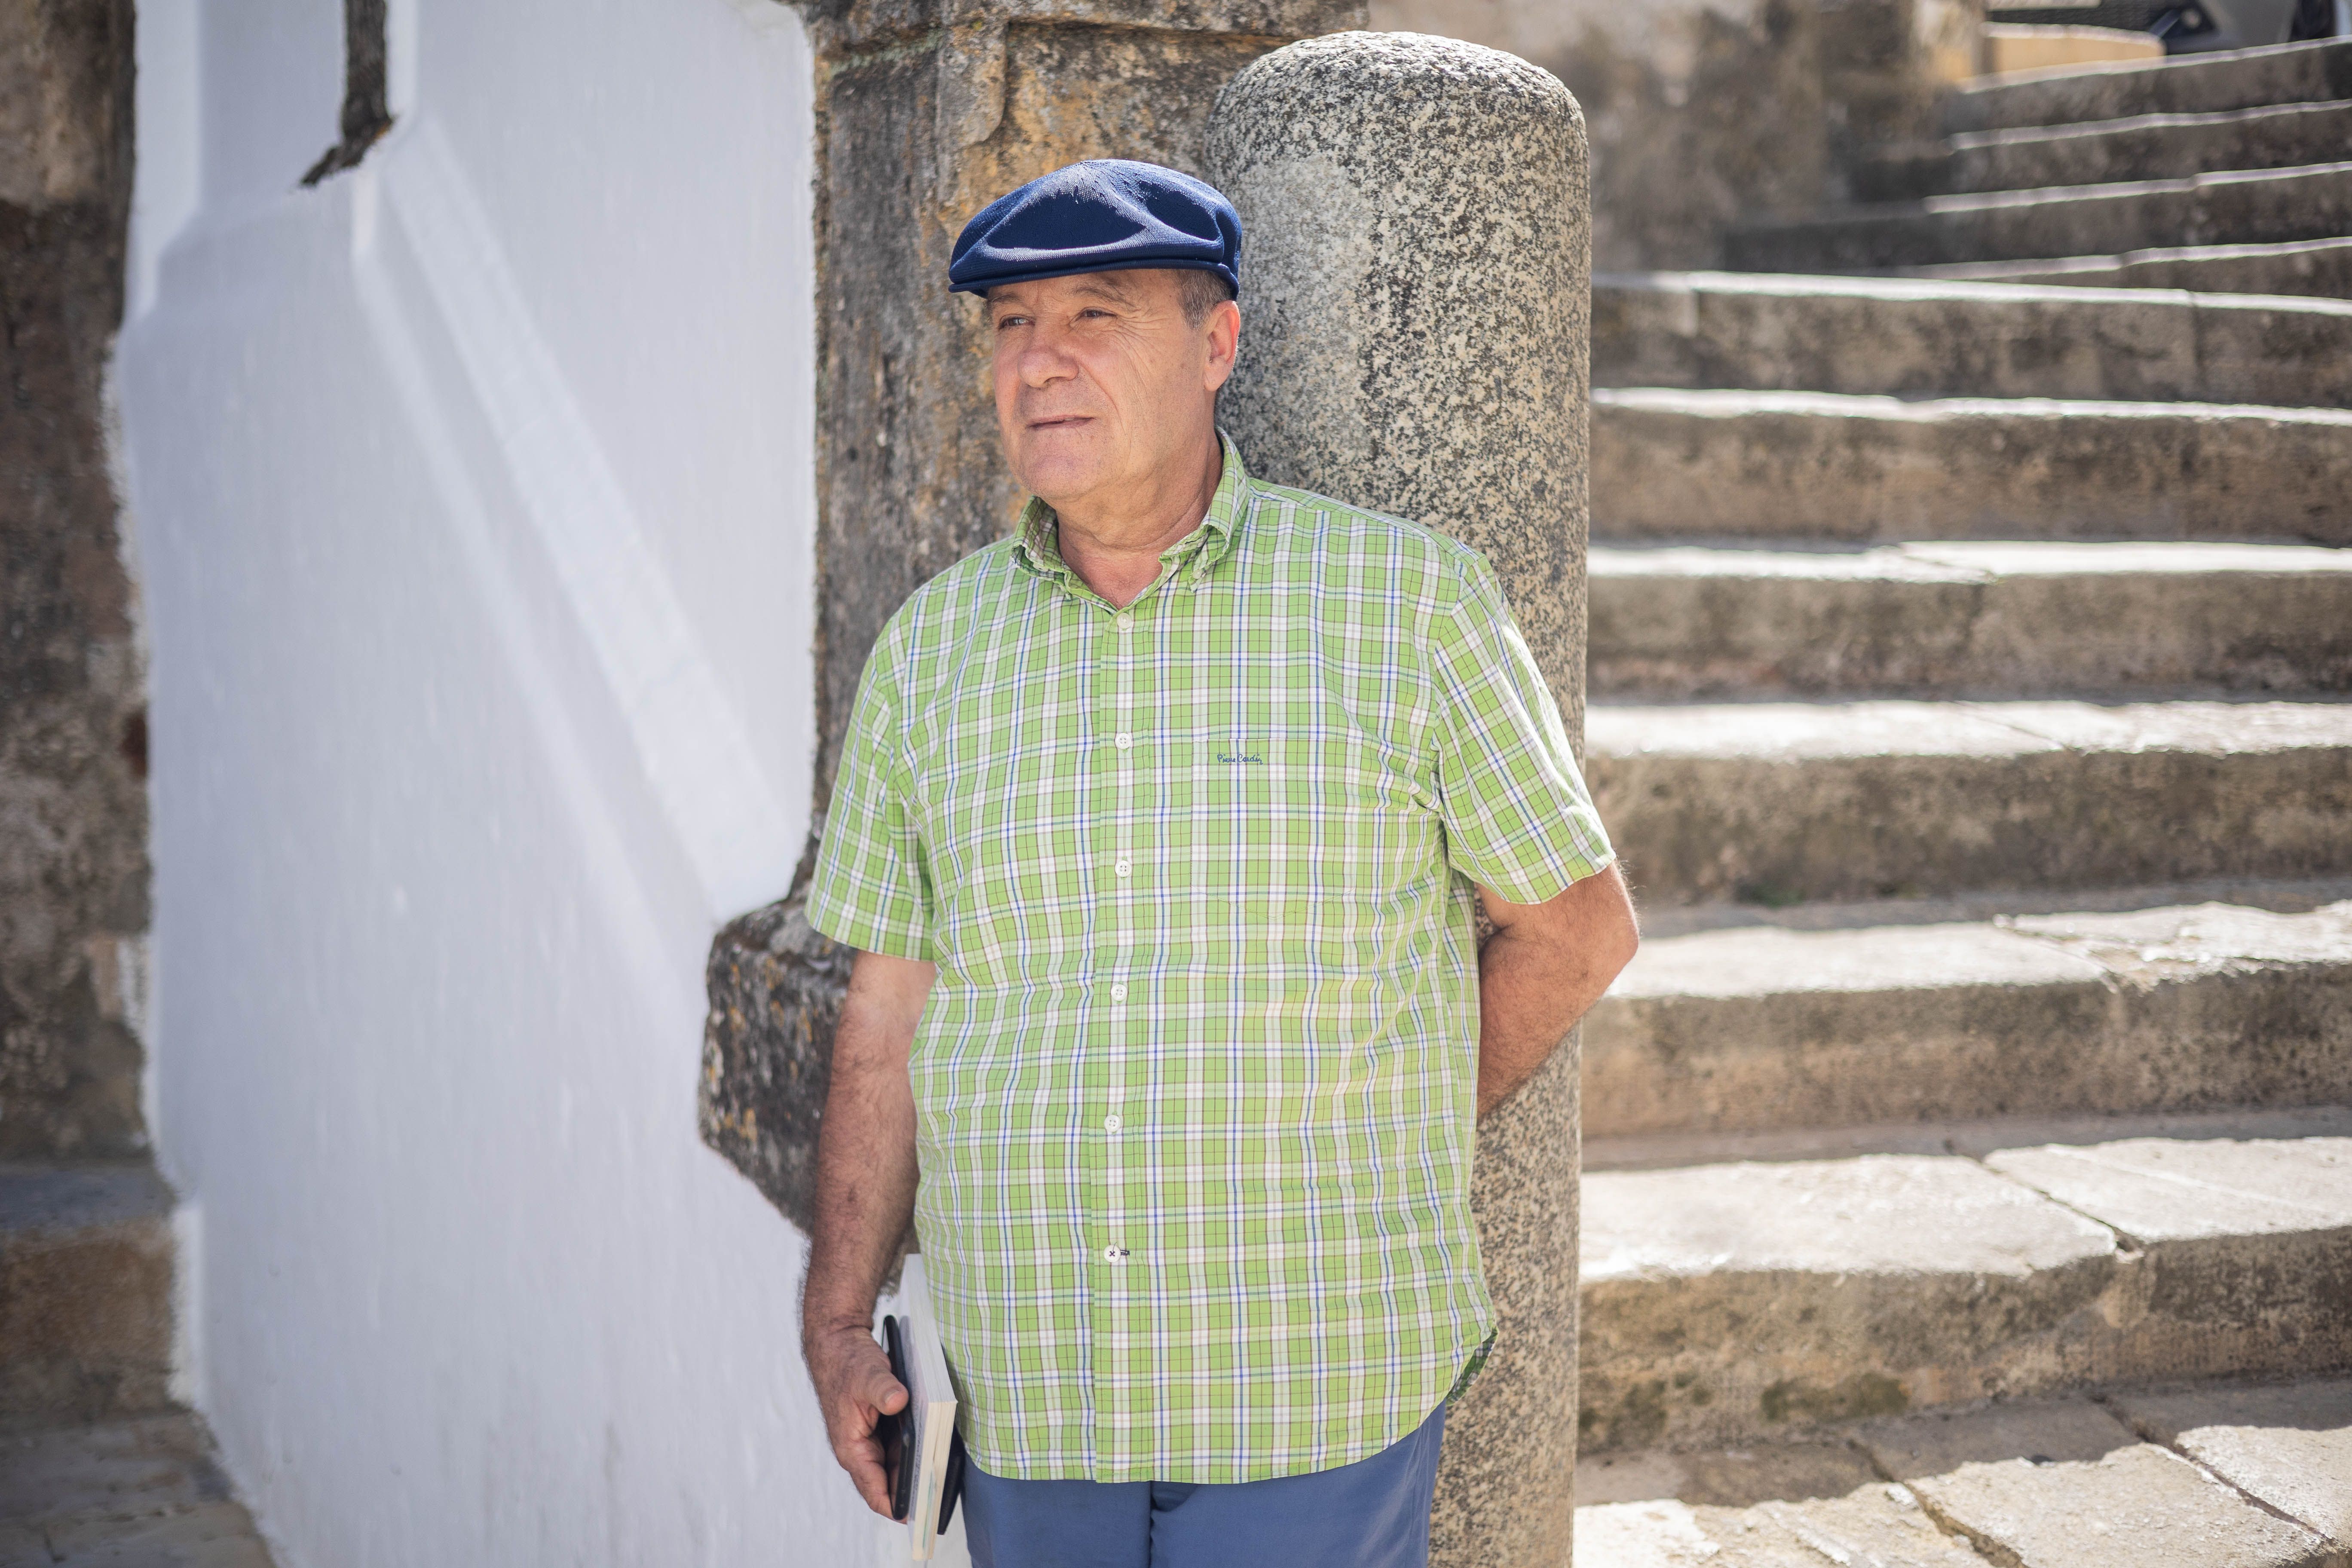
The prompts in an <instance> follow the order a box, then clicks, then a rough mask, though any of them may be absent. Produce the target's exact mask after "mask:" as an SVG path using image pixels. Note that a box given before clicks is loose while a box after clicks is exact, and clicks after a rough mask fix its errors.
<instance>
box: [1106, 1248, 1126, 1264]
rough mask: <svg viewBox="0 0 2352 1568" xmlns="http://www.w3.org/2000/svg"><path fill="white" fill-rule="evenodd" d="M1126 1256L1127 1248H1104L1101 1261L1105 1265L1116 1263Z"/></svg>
mask: <svg viewBox="0 0 2352 1568" xmlns="http://www.w3.org/2000/svg"><path fill="white" fill-rule="evenodd" d="M1126 1256H1127V1248H1125V1247H1104V1248H1103V1261H1104V1262H1105V1263H1117V1262H1118V1261H1119V1260H1120V1259H1121V1258H1125V1257H1126Z"/></svg>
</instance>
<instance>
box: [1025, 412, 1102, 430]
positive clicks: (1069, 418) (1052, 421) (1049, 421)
mask: <svg viewBox="0 0 2352 1568" xmlns="http://www.w3.org/2000/svg"><path fill="white" fill-rule="evenodd" d="M1093 420H1094V416H1093V415H1091V414H1052V415H1048V416H1045V418H1043V419H1032V420H1031V421H1029V428H1030V429H1032V430H1075V429H1076V428H1077V427H1078V426H1081V425H1087V424H1091V423H1092V422H1093Z"/></svg>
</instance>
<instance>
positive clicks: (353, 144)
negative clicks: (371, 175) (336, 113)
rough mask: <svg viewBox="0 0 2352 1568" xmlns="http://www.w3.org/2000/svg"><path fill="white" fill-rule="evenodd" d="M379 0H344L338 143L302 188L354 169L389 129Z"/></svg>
mask: <svg viewBox="0 0 2352 1568" xmlns="http://www.w3.org/2000/svg"><path fill="white" fill-rule="evenodd" d="M383 10H384V0H343V117H342V126H341V130H342V140H341V141H340V142H336V143H335V144H334V145H333V146H331V147H330V148H328V149H327V150H326V152H325V153H322V154H321V155H320V159H319V161H318V162H317V163H313V164H311V165H310V172H309V173H308V174H304V175H303V176H302V183H303V184H306V185H315V184H318V183H319V182H320V180H323V179H325V178H326V177H327V176H328V175H330V174H341V173H342V172H343V171H344V170H345V169H352V168H356V167H358V166H359V161H360V160H361V159H362V158H364V157H366V156H367V150H368V149H369V148H371V147H373V146H374V145H375V144H376V143H377V142H380V141H382V140H383V133H384V132H387V131H389V130H391V129H392V108H391V105H390V103H389V101H388V100H386V98H385V96H384V47H383V32H384V15H383Z"/></svg>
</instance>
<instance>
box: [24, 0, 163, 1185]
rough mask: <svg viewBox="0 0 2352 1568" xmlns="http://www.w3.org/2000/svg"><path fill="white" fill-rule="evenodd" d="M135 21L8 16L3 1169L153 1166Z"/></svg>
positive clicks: (88, 13)
mask: <svg viewBox="0 0 2352 1568" xmlns="http://www.w3.org/2000/svg"><path fill="white" fill-rule="evenodd" d="M130 190H131V4H130V0H16V3H12V4H10V5H6V6H5V7H0V314H5V334H4V335H0V361H4V362H5V363H0V368H5V377H6V380H5V386H0V397H5V413H0V1159H28V1158H43V1157H50V1156H58V1155H104V1154H121V1153H126V1152H131V1151H132V1150H134V1149H137V1148H139V1147H141V1146H142V1145H143V1143H144V1142H145V1132H144V1130H143V1128H142V1122H141V1116H140V1109H139V1075H140V1066H141V1060H140V1046H139V1042H138V1039H137V1037H136V1035H135V1033H134V1032H133V1030H132V1028H131V1019H130V1017H129V1014H130V1013H131V1011H132V1010H133V1009H134V1007H135V1000H134V998H135V996H136V994H137V992H138V989H139V975H140V971H141V969H142V963H141V954H142V952H143V947H142V934H143V932H144V931H146V929H147V893H148V888H147V881H148V879H147V804H146V790H145V783H144V780H145V773H146V716H145V710H144V707H143V703H144V697H143V694H142V673H141V668H140V657H139V646H138V636H137V602H136V601H137V595H136V593H135V591H134V588H133V585H132V584H131V578H130V576H129V574H128V573H127V571H126V569H125V566H124V562H123V553H122V548H121V544H122V541H121V532H120V526H119V521H118V514H117V509H116V501H115V495H114V487H113V484H112V482H111V480H110V474H109V468H108V456H107V426H108V412H107V407H106V394H105V384H106V366H107V357H108V354H109V352H110V348H111V345H112V342H113V339H114V332H115V329H116V327H117V325H118V324H119V322H120V321H121V310H122V257H123V234H124V225H125V222H126V219H127V216H128V213H129V205H130Z"/></svg>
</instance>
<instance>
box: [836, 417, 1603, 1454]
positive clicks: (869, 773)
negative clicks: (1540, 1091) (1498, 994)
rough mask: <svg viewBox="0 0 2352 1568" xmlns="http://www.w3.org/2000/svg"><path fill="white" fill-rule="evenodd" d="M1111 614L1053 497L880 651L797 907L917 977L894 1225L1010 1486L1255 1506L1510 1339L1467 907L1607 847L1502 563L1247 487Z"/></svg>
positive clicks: (1386, 1429)
mask: <svg viewBox="0 0 2352 1568" xmlns="http://www.w3.org/2000/svg"><path fill="white" fill-rule="evenodd" d="M1224 452H1225V463H1224V474H1223V480H1222V482H1221V483H1220V484H1219V486H1218V488H1217V492H1216V499H1215V500H1213V502H1212V503H1211V504H1210V507H1209V510H1208V515H1207V516H1206V518H1204V519H1203V520H1202V523H1201V526H1200V527H1199V528H1197V529H1195V530H1193V531H1192V533H1190V534H1188V535H1187V536H1186V537H1185V538H1184V539H1182V540H1181V541H1180V542H1178V543H1177V544H1175V545H1174V546H1173V547H1171V549H1170V550H1169V551H1168V552H1167V553H1166V554H1165V555H1163V556H1162V557H1161V563H1162V564H1161V569H1160V576H1159V578H1158V580H1157V581H1156V582H1155V583H1154V584H1152V586H1151V587H1150V588H1149V589H1147V590H1146V591H1145V592H1144V594H1143V595H1142V596H1141V597H1140V598H1139V599H1137V600H1136V601H1135V603H1134V604H1132V605H1129V606H1128V607H1127V608H1125V609H1123V610H1121V609H1116V608H1114V607H1113V606H1112V605H1110V604H1109V603H1108V601H1106V600H1104V599H1102V598H1100V597H1099V596H1097V595H1096V594H1095V593H1094V592H1093V591H1092V590H1090V589H1089V588H1088V587H1087V585H1086V584H1085V583H1084V582H1083V581H1082V580H1080V579H1079V577H1078V576H1077V575H1076V574H1075V573H1073V572H1072V571H1071V570H1070V569H1069V567H1067V566H1066V565H1065V564H1064V563H1063V562H1062V559H1061V555H1060V552H1059V551H1058V549H1057V548H1056V546H1055V527H1054V514H1053V512H1052V510H1050V509H1049V508H1047V507H1046V506H1045V504H1044V503H1043V502H1040V501H1032V502H1031V503H1030V507H1029V510H1028V511H1027V513H1026V514H1025V515H1024V518H1023V521H1022V525H1021V529H1020V531H1018V532H1017V533H1016V534H1015V535H1014V536H1013V537H1012V538H1009V539H1004V540H1000V541H999V542H996V543H993V544H991V545H989V546H987V547H986V548H985V549H982V550H981V551H979V552H976V553H974V554H972V555H971V556H970V557H968V558H966V559H965V560H963V561H961V562H960V563H957V564H956V565H955V566H953V567H950V569H949V570H948V571H946V572H944V573H942V574H940V575H939V576H938V577H935V578H933V579H932V580H931V581H930V582H929V583H927V584H924V585H923V586H922V587H921V588H919V589H918V590H917V591H916V593H915V594H914V595H913V596H912V597H911V598H909V599H908V601H907V603H906V605H904V606H903V607H902V608H900V610H899V611H898V614H897V615H896V616H893V617H892V618H891V620H890V623H889V625H888V626H887V627H885V628H884V630H883V633H882V636H881V638H880V640H879V641H878V642H877V644H876V645H875V648H874V652H873V656H872V658H870V659H868V661H867V663H866V673H865V677H864V679H863V682H862V683H861V685H860V686H859V689H858V694H857V701H856V709H855V710H854V712H853V713H852V716H851V719H850V731H849V738H848V743H847V748H846V751H845V758H844V761H843V763H842V766H841V773H840V778H839V781H838V782H837V783H836V784H835V788H834V797H833V805H832V809H831V813H830V816H829V819H828V821H827V823H826V826H825V837H824V850H823V853H822V856H821V858H820V859H819V861H818V866H817V873H816V880H815V886H814V890H813V891H812V893H811V895H810V898H809V903H808V914H809V920H810V922H811V923H812V924H814V926H815V927H816V928H817V929H818V930H819V931H824V933H825V934H826V935H828V936H831V937H833V938H835V940H836V941H839V942H845V943H847V944H848V945H850V946H853V947H857V948H862V949H865V950H866V951H869V952H887V953H895V954H897V955H898V956H900V957H905V958H919V959H929V960H931V961H932V962H934V963H937V964H938V965H939V979H938V981H937V983H936V984H935V985H934V987H933V989H932V991H931V994H930V1000H929V1005H927V1006H926V1007H925V1008H924V1010H923V1016H922V1021H921V1023H920V1025H919V1026H918V1028H917V1031H916V1036H915V1043H914V1051H913V1057H912V1062H911V1076H912V1079H913V1084H914V1097H915V1113H916V1125H917V1133H916V1137H917V1144H918V1152H919V1157H920V1160H921V1165H922V1181H921V1185H920V1191H919V1197H918V1199H917V1201H916V1209H915V1223H916V1228H917V1231H918V1234H919V1236H920V1237H921V1241H922V1247H923V1265H924V1271H925V1273H926V1274H927V1275H928V1277H929V1281H930V1288H931V1296H932V1305H933V1307H934V1309H935V1310H936V1311H937V1313H938V1317H939V1321H940V1332H941V1336H942V1337H943V1339H944V1340H945V1342H946V1344H947V1352H948V1359H949V1362H950V1365H951V1367H952V1368H953V1370H954V1373H955V1381H956V1389H957V1394H958V1397H959V1398H960V1399H961V1401H962V1408H963V1414H964V1421H965V1425H964V1438H965V1442H966V1444H967V1446H968V1447H969V1449H970V1452H971V1458H973V1459H974V1460H975V1461H976V1462H978V1463H979V1464H980V1466H981V1467H982V1468H984V1469H986V1470H987V1471H988V1472H989V1473H990V1474H992V1475H998V1476H1012V1477H1022V1478H1026V1479H1047V1478H1071V1477H1083V1478H1089V1479H1095V1480H1098V1481H1129V1480H1142V1479H1158V1480H1171V1481H1247V1480H1256V1479H1264V1478H1265V1477H1270V1476H1285V1475H1296V1474H1299V1473H1303V1472H1306V1471H1310V1470H1320V1469H1328V1468H1333V1467H1335V1466H1339V1465H1344V1464H1348V1463H1350V1462H1352V1461H1354V1460H1357V1459H1360V1458H1366V1457H1368V1456H1370V1455H1371V1454H1374V1453H1377V1452H1379V1451H1380V1450H1381V1449H1382V1448H1384V1447H1388V1446H1389V1445H1390V1444H1391V1443H1392V1442H1394V1441H1396V1440H1397V1439H1398V1438H1400V1437H1402V1436H1404V1435H1405V1434H1407V1433H1408V1432H1410V1431H1412V1429H1413V1428H1414V1427H1415V1426H1418V1425H1420V1423H1421V1422H1422V1420H1423V1418H1424V1417H1426V1416H1427V1415H1429V1414H1430V1412H1432V1411H1433V1410H1434V1409H1435V1408H1436V1407H1437V1405H1438V1404H1439V1403H1440V1402H1441V1401H1442V1400H1444V1398H1445V1397H1446V1396H1447V1394H1448V1392H1449V1391H1450V1390H1451V1389H1452V1388H1454V1385H1455V1384H1456V1382H1457V1380H1458V1379H1462V1378H1464V1377H1466V1376H1467V1374H1468V1373H1470V1372H1471V1371H1473V1370H1475V1365H1476V1363H1477V1362H1478V1361H1479V1360H1480V1359H1481V1358H1482V1356H1483V1351H1484V1347H1485V1345H1486V1342H1488V1340H1489V1339H1490V1337H1491V1335H1492V1331H1493V1327H1494V1308H1493V1305H1492V1304H1491V1303H1490V1302H1489V1301H1488V1300H1487V1296H1486V1285H1485V1281H1484V1280H1483V1279H1482V1278H1481V1275H1480V1271H1479V1262H1478V1237H1477V1232H1476V1229H1475V1226H1473V1224H1472V1221H1471V1215H1470V1156H1471V1148H1472V1142H1473V1131H1472V1128H1473V1122H1474V1119H1475V1113H1476V1087H1477V1059H1478V967H1477V961H1478V954H1477V947H1476V938H1475V927H1474V915H1473V911H1474V909H1475V891H1474V884H1484V885H1485V886H1486V887H1488V888H1491V889H1494V890H1495V891H1496V893H1498V894H1500V895H1501V896H1503V897H1504V898H1506V899H1509V900H1513V901H1514V902H1518V903H1536V902H1539V901H1541V900H1546V899H1549V898H1551V897H1552V896H1554V895H1555V894H1557V893H1559V891H1561V890H1562V889H1565V888H1566V887H1567V886H1568V885H1569V884H1570V882H1573V881H1575V880H1577V879H1580V878H1583V877H1588V876H1591V874H1592V873H1594V872H1595V871H1597V870H1599V869H1601V868H1602V867H1604V866H1605V865H1607V864H1608V863H1609V860H1610V858H1611V852H1610V848H1609V842H1608V839H1607V837H1606V836H1605V835H1604V834H1603V833H1602V831H1601V822H1600V819H1599V817H1598V816H1596V815H1595V813H1594V811H1593V808H1592V804H1591V799H1590V797H1589V796H1588V795H1586V793H1585V788H1584V784H1583V781H1582V779H1581V778H1580V776H1579V774H1578V773H1577V769H1576V763H1575V761H1574V759H1573V757H1572V756H1571V754H1570V750H1569V742H1568V737H1567V735H1566V733H1565V732H1564V731H1563V730H1562V728H1561V725H1560V721H1559V710H1557V709H1556V708H1555V707H1554V705H1553V703H1552V700H1551V695H1550V693H1549V691H1548V690H1547V689H1546V688H1545V686H1544V683H1543V679H1542V677H1541V676H1540V675H1538V673H1537V670H1536V666H1535V662H1534V660H1533V658H1531V657H1530V656H1529V654H1528V648H1527V645H1526V643H1525V642H1524V641H1523V640H1522V639H1521V637H1520V636H1519V633H1518V630H1517V627H1516V626H1514V625H1513V624H1512V621H1511V617H1510V612H1509V610H1508V609H1507V607H1506V606H1505V605H1504V602H1503V596H1502V594H1501V593H1500V591H1499V590H1498V589H1497V588H1496V583H1495V578H1494V574H1493V573H1492V572H1491V571H1490V570H1489V568H1488V567H1487V565H1486V560H1485V558H1484V557H1482V556H1480V555H1479V554H1478V553H1477V552H1475V551H1472V550H1469V549H1466V548H1465V547H1464V546H1462V545H1460V544H1457V543H1454V542H1452V541H1450V540H1448V539H1445V538H1444V537H1443V536H1441V535H1439V534H1436V533H1433V532H1431V531H1428V530H1426V529H1423V528H1419V527H1416V526H1415V525H1413V524H1412V523H1409V522H1400V521H1397V520H1395V519H1393V518H1388V517H1381V516H1377V515H1375V514H1372V513H1370V512H1366V511H1361V510H1358V509H1356V508H1354V507H1350V506H1346V505H1343V504H1341V503H1340V502H1338V501H1333V500H1325V499H1324V498H1322V497H1319V496H1313V495H1308V494H1306V493H1304V492H1302V491H1299V490H1293V489H1281V488H1279V487H1277V486H1274V485H1269V484H1265V483H1261V482H1259V481H1257V480H1255V479H1251V478H1250V477H1249V476H1248V474H1247V473H1245V472H1244V469H1243V466H1242V461H1241V456H1240V454H1239V452H1237V451H1236V450H1235V449H1234V446H1233V445H1232V443H1231V442H1230V441H1228V442H1227V443H1226V444H1225V448H1224Z"/></svg>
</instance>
